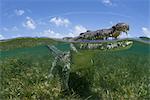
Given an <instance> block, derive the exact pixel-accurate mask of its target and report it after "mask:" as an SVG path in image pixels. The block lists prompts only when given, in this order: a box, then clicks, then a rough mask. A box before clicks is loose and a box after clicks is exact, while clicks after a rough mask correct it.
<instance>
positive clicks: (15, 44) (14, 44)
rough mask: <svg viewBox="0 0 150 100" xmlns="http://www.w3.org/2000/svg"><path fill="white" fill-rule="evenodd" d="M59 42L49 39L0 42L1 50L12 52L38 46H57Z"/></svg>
mask: <svg viewBox="0 0 150 100" xmlns="http://www.w3.org/2000/svg"><path fill="white" fill-rule="evenodd" d="M58 43H61V42H60V41H56V40H54V39H50V38H30V37H28V38H14V39H10V40H7V41H3V42H0V49H1V50H3V51H4V50H5V51H6V50H12V49H16V48H25V47H34V46H39V45H49V44H58Z"/></svg>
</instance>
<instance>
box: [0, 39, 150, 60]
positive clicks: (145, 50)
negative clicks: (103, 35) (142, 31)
mask: <svg viewBox="0 0 150 100" xmlns="http://www.w3.org/2000/svg"><path fill="white" fill-rule="evenodd" d="M55 46H56V47H57V48H58V49H59V50H61V51H69V50H70V44H69V43H61V44H58V45H55ZM129 52H130V53H136V54H141V55H148V54H149V53H150V44H148V43H142V42H139V41H134V43H133V45H132V47H131V48H129V49H128V50H124V51H121V52H118V51H117V53H121V54H126V53H129ZM48 54H50V51H49V49H48V48H47V46H43V45H41V46H36V47H32V48H17V49H13V50H9V51H1V54H0V59H1V58H6V57H15V56H25V55H32V56H37V55H48Z"/></svg>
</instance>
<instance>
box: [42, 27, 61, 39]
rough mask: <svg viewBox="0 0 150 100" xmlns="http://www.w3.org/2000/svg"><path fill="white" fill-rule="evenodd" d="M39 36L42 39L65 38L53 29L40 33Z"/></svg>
mask: <svg viewBox="0 0 150 100" xmlns="http://www.w3.org/2000/svg"><path fill="white" fill-rule="evenodd" d="M39 35H40V36H42V37H49V38H62V37H63V35H61V34H60V33H57V32H54V31H53V30H51V29H48V30H44V31H43V32H40V33H39Z"/></svg>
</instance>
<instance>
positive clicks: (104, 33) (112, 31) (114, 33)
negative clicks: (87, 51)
mask: <svg viewBox="0 0 150 100" xmlns="http://www.w3.org/2000/svg"><path fill="white" fill-rule="evenodd" d="M127 31H129V25H127V24H125V23H118V24H116V25H115V26H112V27H111V28H109V29H101V30H97V31H89V30H88V31H87V32H84V33H80V35H79V36H78V37H75V38H74V40H103V39H106V40H107V39H108V38H109V37H113V38H115V39H117V38H118V36H120V34H121V33H122V32H126V33H127Z"/></svg>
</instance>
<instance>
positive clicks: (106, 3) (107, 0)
mask: <svg viewBox="0 0 150 100" xmlns="http://www.w3.org/2000/svg"><path fill="white" fill-rule="evenodd" d="M101 1H102V3H103V4H105V5H112V4H113V3H112V0H101Z"/></svg>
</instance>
